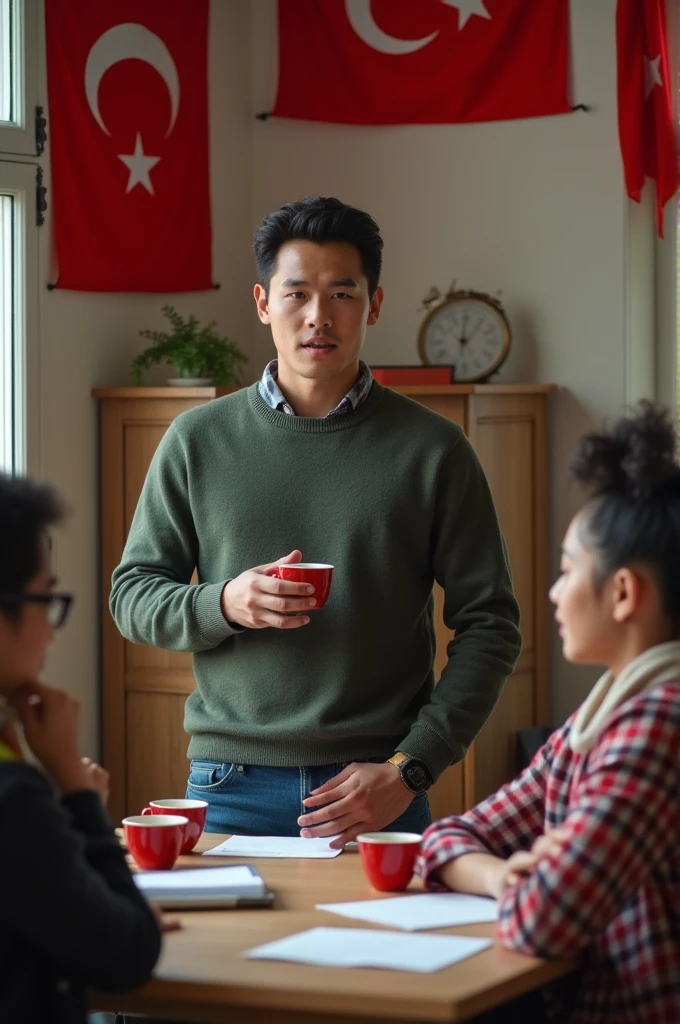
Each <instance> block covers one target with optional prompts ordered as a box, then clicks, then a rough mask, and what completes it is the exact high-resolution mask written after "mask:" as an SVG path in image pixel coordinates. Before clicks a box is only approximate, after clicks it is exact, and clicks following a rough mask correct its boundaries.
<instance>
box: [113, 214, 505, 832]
mask: <svg viewBox="0 0 680 1024" xmlns="http://www.w3.org/2000/svg"><path fill="white" fill-rule="evenodd" d="M254 248H255V260H256V264H257V273H258V283H257V284H256V285H255V292H254V294H255V302H256V305H257V311H258V315H259V317H260V320H261V321H262V323H264V324H267V325H268V326H269V327H270V328H271V332H272V338H273V341H274V345H275V347H276V350H277V355H278V358H277V359H276V360H274V361H273V362H271V363H269V365H268V366H267V367H266V369H265V371H264V374H263V376H262V379H261V380H260V381H259V382H258V383H257V384H253V385H252V386H250V387H248V388H244V389H243V390H241V391H238V392H236V393H235V394H232V395H228V396H227V397H225V398H221V399H219V400H216V401H213V402H209V403H207V404H206V405H203V406H200V407H199V408H196V409H192V410H190V411H189V412H186V413H184V414H183V415H181V416H179V417H178V418H177V419H176V420H175V421H174V422H173V423H172V424H171V426H170V428H169V429H168V431H167V433H166V434H165V436H164V438H163V440H162V441H161V444H160V445H159V447H158V450H157V452H156V454H155V456H154V459H153V462H152V464H151V467H150V469H149V473H148V476H147V478H146V482H145V484H144V488H143V490H142V494H141V497H140V499H139V504H138V506H137V510H136V512H135V516H134V520H133V523H132V526H131V529H130V534H129V536H128V540H127V544H126V546H125V551H124V552H123V558H122V561H121V564H120V565H119V566H118V568H117V569H116V570H115V572H114V574H113V589H112V593H111V611H112V613H113V616H114V618H115V620H116V622H117V624H118V627H119V629H120V630H121V632H122V633H123V634H124V636H126V637H127V638H128V639H130V640H133V641H135V642H137V643H146V644H153V645H155V646H157V647H162V648H166V649H168V650H175V651H191V652H193V653H194V655H195V658H194V666H195V668H194V671H195V675H196V683H197V688H196V690H195V692H194V693H192V694H191V695H190V697H189V698H188V700H187V705H186V714H185V722H184V724H185V728H186V730H187V732H188V733H189V734H190V735H191V741H190V744H189V756H190V757H191V758H192V761H191V771H190V776H189V785H188V789H187V796H189V797H202V798H205V799H207V800H208V802H209V810H208V822H207V827H208V830H209V831H213V832H231V833H246V834H253V835H276V834H279V835H300V834H301V835H302V836H304V837H313V836H335V835H337V837H338V838H337V839H336V840H335V841H334V845H338V846H341V845H343V843H345V842H348V841H350V840H352V839H354V838H355V836H357V835H358V834H359V833H360V832H364V831H373V830H377V829H381V828H385V827H387V826H391V827H393V828H395V829H399V830H408V831H414V832H421V831H422V830H423V829H424V828H425V827H426V825H427V824H428V822H429V808H428V802H427V795H426V791H427V789H428V787H429V786H430V785H431V784H432V783H433V781H434V780H435V779H436V778H437V777H438V776H439V775H440V774H441V772H442V771H444V769H445V768H447V767H448V766H449V765H450V764H452V763H453V762H455V761H459V760H460V759H461V758H462V757H463V756H464V754H465V751H466V749H467V747H468V745H469V744H470V742H471V741H472V739H473V738H474V737H475V735H476V734H477V732H478V731H479V729H480V728H481V726H482V725H483V724H484V722H485V720H486V718H487V717H488V715H489V713H490V712H491V710H492V708H493V706H494V704H495V702H496V699H497V697H498V695H499V693H500V690H501V688H502V686H503V683H504V681H505V679H506V677H507V675H508V674H509V673H510V672H511V671H512V668H513V665H514V663H515V659H516V658H517V655H518V653H519V649H520V635H519V631H518V608H517V603H516V601H515V599H514V597H513V593H512V585H511V580H510V572H509V569H508V562H507V556H506V552H505V547H504V544H503V539H502V536H501V533H500V529H499V526H498V522H497V519H496V514H495V511H494V507H493V502H492V499H491V495H490V493H489V488H488V484H487V481H486V479H485V477H484V473H483V471H482V469H481V466H480V464H479V462H478V460H477V457H476V455H475V453H474V451H473V450H472V448H471V446H470V444H469V443H468V441H467V439H466V438H465V436H464V434H463V432H462V430H461V429H460V427H458V426H456V425H455V424H453V423H451V422H449V421H448V420H446V419H444V418H443V417H441V416H438V415H436V414H435V413H433V412H431V411H429V410H428V409H425V408H424V407H423V406H421V405H419V404H417V403H416V402H413V401H411V400H409V399H408V398H405V397H402V396H400V395H398V394H397V393H396V392H394V391H391V390H389V389H387V388H384V387H382V386H381V385H380V384H378V383H377V381H374V380H373V378H372V377H371V373H370V370H369V369H368V367H367V366H366V365H365V364H364V363H363V362H361V361H360V359H359V355H360V352H361V347H362V345H363V342H364V337H365V334H366V328H367V327H369V326H372V325H373V324H374V323H375V322H376V321H377V319H378V316H379V314H380V306H381V303H382V299H383V292H382V288H380V287H379V284H378V282H379V277H380V267H381V259H382V239H381V237H380V234H379V232H378V227H377V225H376V223H375V222H374V221H373V220H372V218H371V217H369V215H368V214H366V213H363V212H362V211H360V210H356V209H353V208H352V207H350V206H347V205H345V204H344V203H341V202H340V201H339V200H337V199H325V198H320V197H318V196H310V197H308V198H306V199H303V200H301V201H300V202H296V203H287V204H286V205H285V206H283V207H282V208H281V209H280V210H277V211H275V212H274V213H272V214H270V215H269V216H267V217H265V219H264V220H263V221H262V223H261V224H260V225H259V227H258V228H257V230H256V232H255V244H254ZM286 552H287V553H286ZM303 556H304V559H305V560H309V561H314V562H326V563H330V564H332V565H334V566H335V570H334V575H333V584H332V588H331V593H330V597H329V599H328V603H327V604H326V606H325V607H324V608H323V610H318V611H316V612H315V611H314V610H313V609H314V593H313V591H312V589H311V588H310V587H308V586H306V585H304V584H300V583H292V582H287V581H283V580H280V579H278V578H275V577H272V576H269V575H267V570H268V569H270V568H272V566H274V565H278V564H282V563H285V562H296V561H300V559H301V558H302V557H303ZM194 568H197V569H198V575H199V579H200V583H199V584H198V586H196V585H191V583H190V580H191V576H192V573H193V571H194ZM435 580H436V581H437V582H438V583H440V584H441V586H442V587H443V588H444V592H445V603H444V618H445V621H446V624H447V626H448V627H449V628H450V629H452V630H455V638H454V639H453V640H452V641H451V643H450V645H449V650H448V653H449V661H448V664H447V665H446V667H445V669H444V671H443V673H442V676H441V679H440V681H439V683H438V685H437V687H436V689H434V678H433V659H434V646H435V639H434V625H433V610H432V586H433V583H434V581H435Z"/></svg>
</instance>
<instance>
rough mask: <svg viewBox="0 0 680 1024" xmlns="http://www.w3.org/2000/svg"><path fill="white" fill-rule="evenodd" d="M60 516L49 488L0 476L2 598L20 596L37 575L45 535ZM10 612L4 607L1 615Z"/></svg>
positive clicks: (60, 512)
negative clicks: (10, 595)
mask: <svg viewBox="0 0 680 1024" xmlns="http://www.w3.org/2000/svg"><path fill="white" fill-rule="evenodd" d="M63 514H64V510H63V506H62V503H61V501H60V499H59V497H58V496H57V494H56V492H55V491H54V489H53V488H52V487H51V486H50V485H49V484H45V483H37V482H36V481H34V480H29V479H28V478H27V477H11V476H7V474H5V473H0V593H1V594H20V593H21V592H22V591H23V590H24V589H25V587H26V584H27V583H28V582H29V580H31V579H32V578H33V577H34V576H35V574H36V573H37V572H39V570H40V568H41V566H42V564H43V560H44V557H45V531H46V530H47V528H48V527H49V526H52V525H54V524H56V523H58V522H59V521H60V520H61V518H62V517H63ZM1 603H2V602H1V601H0V604H1ZM12 608H13V606H11V605H6V606H5V607H4V608H3V611H5V612H6V614H9V615H11V613H12Z"/></svg>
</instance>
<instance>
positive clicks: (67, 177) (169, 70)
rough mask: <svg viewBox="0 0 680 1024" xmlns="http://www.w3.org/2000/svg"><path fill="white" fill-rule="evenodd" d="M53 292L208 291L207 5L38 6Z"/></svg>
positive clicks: (61, 1) (65, 1) (128, 1)
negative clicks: (42, 20) (43, 33)
mask: <svg viewBox="0 0 680 1024" xmlns="http://www.w3.org/2000/svg"><path fill="white" fill-rule="evenodd" d="M46 27H47V70H48V93H49V103H50V122H49V126H50V144H51V160H52V197H53V198H52V205H53V209H54V226H55V241H56V250H57V258H58V261H59V279H58V284H59V287H60V288H73V289H80V290H84V291H102V292H104V291H105V292H121V291H134V292H177V291H196V290H200V289H204V288H210V287H211V286H212V272H211V224H210V189H209V169H208V84H207V77H208V76H207V43H208V0H164V2H163V3H159V2H158V0H116V3H110V2H106V0H47V5H46Z"/></svg>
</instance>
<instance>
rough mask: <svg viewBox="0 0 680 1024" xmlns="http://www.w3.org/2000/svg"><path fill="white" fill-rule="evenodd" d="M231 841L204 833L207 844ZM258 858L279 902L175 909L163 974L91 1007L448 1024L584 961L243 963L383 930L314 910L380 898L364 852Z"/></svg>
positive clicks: (321, 1021) (243, 1017)
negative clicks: (315, 941) (354, 965)
mask: <svg viewBox="0 0 680 1024" xmlns="http://www.w3.org/2000/svg"><path fill="white" fill-rule="evenodd" d="M225 838H226V837H225V836H219V835H215V834H212V835H204V836H202V838H201V840H200V842H199V845H198V846H197V852H200V851H202V850H207V849H210V848H211V847H212V846H216V845H217V843H219V842H222V840H223V839H225ZM177 863H178V866H180V867H189V866H191V867H196V866H199V865H201V866H206V867H209V866H211V865H213V866H214V865H217V864H238V863H239V861H238V860H236V859H235V858H233V857H230V858H218V857H214V858H213V857H210V858H200V857H197V856H196V854H193V855H190V856H189V857H181V858H180V859H179V861H178V862H177ZM250 863H253V864H256V865H257V867H258V869H259V871H260V873H261V874H262V876H263V878H264V879H265V881H266V882H267V884H268V886H269V887H270V888H272V889H273V890H274V891H275V892H276V894H277V899H276V904H275V908H274V909H259V910H255V909H253V910H221V911H220V910H203V911H193V912H185V913H182V914H177V915H174V914H173V915H172V916H177V917H179V918H180V919H181V921H182V925H183V927H182V930H181V931H178V932H172V933H169V934H168V935H166V936H165V942H164V949H163V953H162V955H161V959H160V961H159V963H158V965H157V967H156V971H155V973H154V977H153V979H152V980H151V981H149V982H148V983H147V984H146V985H144V986H143V987H142V988H140V989H137V990H136V991H135V992H133V993H130V994H127V995H123V996H104V995H100V994H99V993H94V994H93V995H92V998H91V1008H92V1009H97V1010H112V1011H115V1010H119V1011H127V1012H129V1013H135V1012H137V1013H145V1014H148V1015H149V1016H156V1017H166V1018H168V1019H171V1020H184V1021H191V1022H200V1024H272V1022H275V1024H387V1022H389V1024H396V1022H408V1024H431V1022H435V1021H444V1022H449V1024H450V1022H455V1021H464V1020H468V1019H469V1018H470V1017H473V1016H475V1015H476V1014H478V1013H482V1012H483V1011H484V1010H488V1009H490V1008H492V1007H494V1006H498V1005H499V1004H502V1003H505V1002H507V1001H508V1000H510V999H512V998H514V997H515V996H518V995H521V994H522V993H524V992H528V991H530V990H531V989H534V988H537V987H538V986H539V985H542V984H544V983H545V982H548V981H552V980H553V979H554V978H558V977H560V976H562V975H564V974H567V973H568V972H569V971H571V970H573V969H574V967H575V966H576V962H575V961H574V960H559V961H545V960H538V959H534V958H531V957H523V956H519V955H518V954H516V953H512V952H510V951H508V950H505V949H502V948H501V947H500V946H497V945H494V946H492V947H491V948H489V949H487V950H485V951H484V952H482V953H479V954H477V955H476V956H474V957H471V958H470V959H468V960H464V961H462V962H461V963H459V964H454V965H453V966H451V967H447V968H444V970H441V971H437V972H435V973H433V974H417V973H415V972H413V973H412V972H406V971H403V972H402V971H386V970H378V969H368V968H361V969H345V968H332V967H313V966H305V965H303V964H294V963H283V962H280V961H266V960H245V959H243V958H242V957H241V956H240V953H241V952H242V951H243V950H246V949H250V948H251V947H253V946H259V945H261V944H262V943H264V942H270V941H271V940H273V939H278V938H283V937H284V936H286V935H292V934H293V933H294V932H301V931H305V930H306V929H308V928H313V927H317V926H319V925H326V926H332V927H335V928H362V927H372V928H377V927H379V926H378V925H370V924H368V923H364V922H362V921H354V920H351V919H350V918H343V917H339V916H337V915H335V914H329V913H326V912H322V911H319V910H315V909H314V906H315V904H316V903H322V902H344V901H349V900H359V899H372V898H380V896H379V894H377V893H375V892H374V891H373V890H372V889H371V888H370V886H369V885H368V883H367V882H366V881H365V879H364V877H363V874H362V871H361V865H360V863H359V857H358V855H357V854H356V853H350V852H346V853H342V854H341V855H340V856H339V857H337V858H335V859H333V860H274V859H257V860H252V861H251V862H250ZM412 885H415V883H412ZM457 932H458V933H461V934H465V935H488V936H491V935H492V934H493V926H492V925H490V924H485V925H469V926H466V927H460V928H447V929H438V933H439V934H451V935H455V934H456V933H457Z"/></svg>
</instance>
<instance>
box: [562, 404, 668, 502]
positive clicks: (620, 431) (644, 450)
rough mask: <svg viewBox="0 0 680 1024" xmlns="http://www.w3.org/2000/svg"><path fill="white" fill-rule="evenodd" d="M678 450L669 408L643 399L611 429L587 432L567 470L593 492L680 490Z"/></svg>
mask: <svg viewBox="0 0 680 1024" xmlns="http://www.w3.org/2000/svg"><path fill="white" fill-rule="evenodd" d="M675 452H676V427H675V422H674V419H673V416H672V414H671V412H670V411H669V410H668V409H665V408H663V407H661V406H657V405H654V403H653V402H649V401H643V402H640V403H639V405H638V406H636V408H635V409H634V410H633V412H632V413H631V414H630V415H629V416H625V417H623V418H622V419H620V420H617V422H616V423H615V424H614V426H613V427H611V429H610V430H605V431H602V432H599V433H592V434H586V435H585V436H584V437H583V438H582V439H581V441H580V443H579V445H578V447H577V449H576V451H575V453H574V456H573V458H572V461H571V464H570V466H569V470H570V473H571V475H572V476H573V477H575V478H576V480H578V481H579V482H580V483H581V484H583V485H584V486H585V487H587V488H588V490H589V491H590V492H591V494H592V495H600V494H605V493H612V492H614V493H618V494H621V495H625V496H626V497H630V498H638V499H644V498H649V497H651V496H653V495H659V496H661V494H669V492H673V493H676V494H678V495H680V468H679V467H678V464H677V462H676V457H675Z"/></svg>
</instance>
